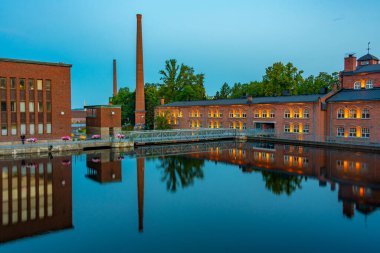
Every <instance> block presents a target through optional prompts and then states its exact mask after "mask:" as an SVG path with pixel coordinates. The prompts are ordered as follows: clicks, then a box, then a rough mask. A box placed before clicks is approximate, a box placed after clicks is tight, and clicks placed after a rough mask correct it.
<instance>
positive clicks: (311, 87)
mask: <svg viewBox="0 0 380 253" xmlns="http://www.w3.org/2000/svg"><path fill="white" fill-rule="evenodd" d="M159 73H160V76H161V77H160V81H161V82H160V83H146V84H145V107H146V108H145V109H146V118H145V119H146V129H153V128H154V124H155V123H156V124H158V125H159V128H160V127H161V128H167V127H169V126H168V124H167V122H165V119H164V118H165V117H164V118H156V117H155V115H154V108H155V107H156V106H158V105H159V104H160V99H161V98H164V99H165V103H170V102H176V101H194V100H205V99H206V90H205V87H204V80H205V75H204V74H203V73H195V71H194V68H192V67H190V66H188V65H185V64H183V63H182V64H178V62H177V60H175V59H170V60H167V61H165V66H164V69H163V70H160V71H159ZM303 73H304V72H303V71H302V70H298V69H297V68H296V67H295V66H293V64H292V63H290V62H289V63H287V64H283V63H281V62H277V63H274V64H273V65H272V66H270V67H268V68H266V70H265V75H264V76H263V78H262V80H261V81H253V82H250V83H235V84H233V85H232V86H230V85H229V84H228V83H224V84H223V85H222V86H221V88H220V90H218V91H217V92H216V94H215V95H214V96H213V97H212V99H228V98H241V97H245V96H252V97H264V96H281V95H283V94H284V91H287V93H288V94H289V95H306V94H318V93H319V92H320V89H321V88H326V89H327V91H330V90H332V88H333V86H334V85H338V84H339V75H338V73H337V72H334V73H332V74H328V73H326V72H320V73H319V74H318V75H317V76H313V75H310V76H308V77H306V78H305V77H304V76H303ZM112 103H113V104H114V105H121V107H122V125H123V126H124V127H126V128H130V129H131V128H133V126H134V124H135V122H134V121H135V117H134V111H135V91H131V90H130V89H129V88H127V87H125V88H120V89H119V92H118V94H117V96H116V97H113V99H112Z"/></svg>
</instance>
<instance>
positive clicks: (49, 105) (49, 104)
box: [46, 102, 51, 112]
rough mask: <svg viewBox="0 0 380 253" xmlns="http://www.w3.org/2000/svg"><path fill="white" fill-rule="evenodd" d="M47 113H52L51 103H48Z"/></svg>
mask: <svg viewBox="0 0 380 253" xmlns="http://www.w3.org/2000/svg"><path fill="white" fill-rule="evenodd" d="M46 111H47V112H51V102H46Z"/></svg>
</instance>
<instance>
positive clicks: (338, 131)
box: [337, 127, 344, 137]
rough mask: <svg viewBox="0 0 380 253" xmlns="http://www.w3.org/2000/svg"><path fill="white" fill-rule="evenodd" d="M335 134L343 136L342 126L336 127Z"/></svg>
mask: <svg viewBox="0 0 380 253" xmlns="http://www.w3.org/2000/svg"><path fill="white" fill-rule="evenodd" d="M337 136H338V137H344V127H338V129H337Z"/></svg>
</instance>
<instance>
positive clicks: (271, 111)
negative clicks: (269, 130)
mask: <svg viewBox="0 0 380 253" xmlns="http://www.w3.org/2000/svg"><path fill="white" fill-rule="evenodd" d="M270 117H271V118H274V117H275V113H274V110H270Z"/></svg>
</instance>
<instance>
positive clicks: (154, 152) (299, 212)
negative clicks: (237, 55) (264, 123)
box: [0, 142, 380, 253]
mask: <svg viewBox="0 0 380 253" xmlns="http://www.w3.org/2000/svg"><path fill="white" fill-rule="evenodd" d="M0 165H1V169H2V174H1V176H2V180H1V183H0V184H1V185H0V189H2V194H1V195H0V198H1V199H0V204H1V207H0V208H1V209H0V212H1V213H2V215H1V216H0V219H1V223H0V252H2V253H3V252H65V253H67V252H89V251H91V252H165V253H167V252H255V251H256V252H278V251H282V252H345V253H347V252H366V251H368V252H370V251H371V252H378V242H379V235H380V212H379V210H378V207H379V206H380V155H377V154H370V153H360V152H343V151H337V150H323V149H313V148H309V147H297V146H289V145H285V146H284V145H272V144H260V143H235V142H223V143H199V144H191V145H179V146H166V147H159V146H155V147H145V148H140V149H138V150H136V151H124V152H120V151H118V152H114V151H110V150H98V151H91V152H87V153H82V154H76V155H66V156H54V157H39V158H33V157H25V158H15V159H12V160H9V161H6V160H2V161H0Z"/></svg>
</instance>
